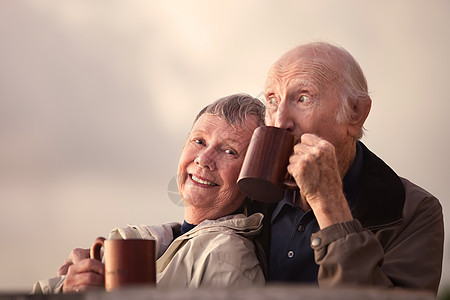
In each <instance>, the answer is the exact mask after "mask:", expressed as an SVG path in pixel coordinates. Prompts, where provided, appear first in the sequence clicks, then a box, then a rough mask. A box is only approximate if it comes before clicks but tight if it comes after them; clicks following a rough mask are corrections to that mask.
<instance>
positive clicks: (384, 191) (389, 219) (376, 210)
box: [353, 142, 405, 229]
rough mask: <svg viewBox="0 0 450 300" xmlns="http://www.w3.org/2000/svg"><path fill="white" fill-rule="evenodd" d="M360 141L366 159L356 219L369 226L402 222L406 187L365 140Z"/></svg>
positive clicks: (357, 201) (362, 172)
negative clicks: (366, 144) (365, 143)
mask: <svg viewBox="0 0 450 300" xmlns="http://www.w3.org/2000/svg"><path fill="white" fill-rule="evenodd" d="M360 144H361V147H362V150H363V155H364V162H363V167H362V171H361V178H360V181H359V188H358V196H357V200H356V205H355V209H354V210H353V216H354V218H356V219H358V220H359V221H360V222H361V224H362V225H363V226H364V227H365V228H369V229H377V228H379V227H383V226H387V225H390V224H393V223H397V222H400V221H401V220H402V216H403V205H404V202H405V189H404V187H403V184H402V181H401V179H400V177H399V176H398V175H397V174H396V173H395V172H394V171H393V170H392V169H391V168H390V167H389V166H388V165H387V164H386V163H385V162H384V161H383V160H381V159H380V158H379V157H377V156H376V155H375V154H374V153H372V152H371V151H370V150H369V149H368V148H367V147H366V146H365V145H364V144H363V143H361V142H360Z"/></svg>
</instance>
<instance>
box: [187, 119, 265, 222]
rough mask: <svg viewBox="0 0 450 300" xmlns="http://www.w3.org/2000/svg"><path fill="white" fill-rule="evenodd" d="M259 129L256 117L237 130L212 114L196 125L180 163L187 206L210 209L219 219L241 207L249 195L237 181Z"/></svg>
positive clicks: (237, 127) (198, 121) (236, 127)
mask: <svg viewBox="0 0 450 300" xmlns="http://www.w3.org/2000/svg"><path fill="white" fill-rule="evenodd" d="M257 126H258V124H257V122H256V117H253V116H251V117H249V118H248V119H247V120H246V122H245V124H243V125H242V126H235V127H233V126H231V125H230V124H228V123H227V121H225V120H224V119H223V118H220V117H218V116H215V115H210V114H204V115H202V116H201V117H200V118H199V119H198V120H197V121H196V122H195V124H194V126H193V128H192V130H191V132H190V134H189V137H188V140H187V141H186V144H185V146H184V148H183V153H182V154H181V157H180V161H179V164H178V189H179V191H180V194H181V197H182V199H183V201H184V203H185V204H186V205H190V206H192V207H194V208H205V207H207V208H208V209H209V211H210V212H211V213H213V216H215V217H220V216H224V215H227V214H230V213H233V212H234V211H235V210H237V209H238V208H239V207H240V205H241V204H242V201H243V200H244V198H245V196H244V195H243V194H242V193H240V191H239V189H238V187H237V183H236V181H237V179H238V176H239V172H240V169H241V166H242V163H243V160H244V157H245V153H246V152H247V147H248V144H249V142H250V138H251V136H252V133H253V130H254V129H255V128H256V127H257ZM210 216H211V215H210Z"/></svg>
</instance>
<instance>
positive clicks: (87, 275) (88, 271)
mask: <svg viewBox="0 0 450 300" xmlns="http://www.w3.org/2000/svg"><path fill="white" fill-rule="evenodd" d="M104 270H105V269H104V265H103V264H102V263H101V262H100V261H97V260H94V259H84V260H82V261H80V262H78V263H76V264H72V265H71V266H69V268H68V271H67V275H66V278H65V281H64V285H63V292H64V293H69V292H82V291H86V290H88V289H92V288H99V287H104V282H105V276H104V273H105V271H104Z"/></svg>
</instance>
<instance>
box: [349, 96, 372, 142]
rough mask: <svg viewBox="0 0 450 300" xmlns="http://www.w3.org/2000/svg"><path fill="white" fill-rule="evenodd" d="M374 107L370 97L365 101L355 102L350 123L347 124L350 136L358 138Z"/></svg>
mask: <svg viewBox="0 0 450 300" xmlns="http://www.w3.org/2000/svg"><path fill="white" fill-rule="evenodd" d="M371 107H372V99H370V97H369V96H367V98H364V99H358V100H357V101H355V102H353V105H352V116H351V119H350V122H349V123H348V124H347V132H348V134H349V135H350V136H352V137H356V136H357V135H358V133H359V131H360V130H361V128H362V127H363V125H364V122H365V121H366V119H367V116H368V115H369V112H370V108H371Z"/></svg>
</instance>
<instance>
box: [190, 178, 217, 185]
mask: <svg viewBox="0 0 450 300" xmlns="http://www.w3.org/2000/svg"><path fill="white" fill-rule="evenodd" d="M191 177H192V180H194V181H195V182H198V183H201V184H207V185H211V186H216V185H217V184H215V183H214V182H210V181H206V180H202V179H200V178H197V177H195V176H194V175H191Z"/></svg>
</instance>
